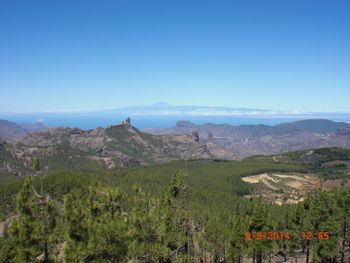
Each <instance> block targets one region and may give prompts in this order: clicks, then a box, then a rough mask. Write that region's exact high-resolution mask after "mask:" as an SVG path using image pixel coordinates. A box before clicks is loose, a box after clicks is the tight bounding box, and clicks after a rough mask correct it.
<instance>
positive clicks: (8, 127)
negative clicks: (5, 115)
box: [0, 120, 27, 139]
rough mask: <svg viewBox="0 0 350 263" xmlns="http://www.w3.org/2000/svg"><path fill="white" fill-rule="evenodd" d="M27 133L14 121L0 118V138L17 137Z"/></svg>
mask: <svg viewBox="0 0 350 263" xmlns="http://www.w3.org/2000/svg"><path fill="white" fill-rule="evenodd" d="M26 133H27V131H26V129H24V128H23V127H21V126H20V125H18V124H17V123H15V122H11V121H7V120H0V139H10V138H19V137H22V136H24V135H25V134H26Z"/></svg>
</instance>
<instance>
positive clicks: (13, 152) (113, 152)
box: [0, 120, 230, 175]
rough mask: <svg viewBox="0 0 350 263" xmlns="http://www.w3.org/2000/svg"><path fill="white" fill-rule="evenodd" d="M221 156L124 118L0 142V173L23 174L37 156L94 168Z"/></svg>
mask: <svg viewBox="0 0 350 263" xmlns="http://www.w3.org/2000/svg"><path fill="white" fill-rule="evenodd" d="M216 153H217V155H216ZM227 156H230V153H229V152H227V151H225V150H222V149H221V148H220V147H219V148H218V147H217V146H216V145H215V144H212V143H209V144H206V143H203V142H198V138H197V135H196V133H194V134H189V135H150V134H147V133H143V132H140V131H139V130H138V129H136V128H134V127H133V126H132V125H131V124H130V121H129V120H127V121H125V122H123V123H122V124H119V125H112V126H109V127H107V128H97V129H95V130H87V131H85V130H80V129H77V128H54V129H48V130H46V131H42V132H34V133H30V134H28V135H26V136H24V137H23V138H20V139H18V140H17V141H16V142H0V171H2V172H3V173H10V174H16V175H24V174H29V173H30V171H31V168H30V167H31V164H32V159H33V158H40V160H41V162H42V165H43V167H44V169H45V170H57V169H72V168H73V169H85V170H96V169H104V168H107V169H111V168H116V167H130V166H139V165H150V164H157V163H165V162H169V161H171V160H177V159H214V158H221V157H227Z"/></svg>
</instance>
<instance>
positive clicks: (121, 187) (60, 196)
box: [0, 150, 350, 263]
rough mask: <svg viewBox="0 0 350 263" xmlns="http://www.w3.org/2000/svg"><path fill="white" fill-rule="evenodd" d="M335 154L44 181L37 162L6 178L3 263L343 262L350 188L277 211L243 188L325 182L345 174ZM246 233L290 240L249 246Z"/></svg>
mask: <svg viewBox="0 0 350 263" xmlns="http://www.w3.org/2000/svg"><path fill="white" fill-rule="evenodd" d="M331 151H332V150H331ZM293 154H294V155H296V154H295V153H293ZM317 154H318V155H325V154H328V151H326V153H325V152H322V153H321V154H320V153H317ZM333 154H334V153H332V155H333ZM336 156H338V154H335V155H334V156H333V157H332V158H325V159H324V161H323V162H318V163H317V164H315V163H304V162H302V161H300V160H301V159H303V153H302V154H300V156H299V157H295V158H293V159H292V160H291V159H286V158H284V157H283V158H284V159H283V158H282V159H281V160H282V161H281V160H279V161H276V159H274V158H272V157H253V158H248V159H246V160H243V161H229V162H218V161H205V160H202V161H174V162H171V163H167V164H163V165H154V166H149V167H138V168H129V169H119V170H118V169H115V170H109V171H106V170H105V171H94V170H92V171H76V170H67V171H55V172H48V173H46V174H44V173H42V172H40V163H39V161H38V160H34V167H33V168H34V170H35V171H36V176H34V177H27V178H20V177H13V176H12V177H11V176H5V175H1V177H0V179H1V180H0V209H1V217H2V220H4V219H7V220H6V222H5V224H4V226H5V231H4V233H3V235H2V237H0V262H4V263H5V262H38V261H40V262H127V261H128V260H133V261H134V262H135V261H137V262H164V263H165V262H195V261H200V260H202V261H205V262H215V263H216V262H242V260H243V258H247V257H248V258H251V259H254V261H255V262H257V263H260V262H262V261H263V260H271V259H272V258H273V257H274V256H275V255H276V254H278V255H280V256H283V257H285V258H287V257H295V258H296V260H297V258H298V257H299V256H300V253H302V251H303V252H304V256H305V257H308V258H309V260H310V261H311V260H312V262H336V261H337V260H339V261H341V260H343V261H341V262H344V260H345V259H344V257H345V251H346V249H348V244H349V242H350V227H349V226H350V189H348V188H340V189H337V190H332V191H329V192H319V191H315V192H311V193H310V194H309V196H307V198H306V199H305V201H304V202H302V203H299V204H296V205H283V206H275V205H272V204H268V203H266V202H264V201H262V199H255V198H244V197H243V196H245V195H248V194H251V193H252V191H254V189H253V188H252V187H251V185H249V184H247V183H245V182H244V181H242V180H241V178H242V177H244V176H249V175H254V174H260V173H265V172H288V173H296V172H309V171H311V170H313V171H316V170H315V167H318V168H319V169H320V170H319V171H318V172H319V174H320V175H321V172H325V171H327V172H329V174H331V173H332V169H335V170H336V169H345V168H346V167H344V165H343V164H342V163H338V161H339V160H335V159H336V158H337V157H336ZM340 158H342V159H341V160H342V161H343V160H347V159H345V158H343V157H340ZM334 161H336V162H335V163H333V162H334ZM329 162H332V163H329ZM247 232H249V233H269V232H283V233H284V234H283V238H272V240H269V239H267V238H260V239H259V236H258V238H256V237H255V238H253V236H251V239H250V240H247V239H246V237H247ZM286 233H288V235H286ZM308 233H313V234H314V233H316V235H315V236H314V235H313V236H312V237H309V236H308ZM325 233H327V234H325ZM262 235H263V234H262Z"/></svg>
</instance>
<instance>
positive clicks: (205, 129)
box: [145, 119, 350, 159]
mask: <svg viewBox="0 0 350 263" xmlns="http://www.w3.org/2000/svg"><path fill="white" fill-rule="evenodd" d="M349 128H350V124H348V123H343V122H333V121H329V120H321V119H315V120H303V121H297V122H291V123H283V124H279V125H276V126H268V125H240V126H231V125H227V124H220V125H217V124H210V123H207V124H203V125H195V124H193V123H191V122H187V121H181V122H178V123H177V125H176V126H175V127H172V128H168V129H147V130H145V131H146V132H149V133H151V134H185V133H189V132H192V131H194V130H197V131H198V133H199V137H200V140H201V141H202V142H209V141H211V142H214V143H216V144H219V145H220V146H223V147H224V148H226V149H227V150H230V151H232V153H233V155H234V156H235V158H236V159H240V158H244V157H247V156H251V155H260V154H279V153H284V152H289V151H296V150H304V149H315V148H321V147H344V148H350V133H349V132H348V129H349Z"/></svg>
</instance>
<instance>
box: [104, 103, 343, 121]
mask: <svg viewBox="0 0 350 263" xmlns="http://www.w3.org/2000/svg"><path fill="white" fill-rule="evenodd" d="M106 112H114V113H116V114H128V115H131V116H138V115H141V116H145V115H150V116H159V115H160V116H192V117H195V116H202V117H208V116H221V117H235V116H251V117H259V116H274V117H276V116H300V117H302V116H305V117H307V116H309V118H316V117H317V116H319V118H320V117H322V116H333V115H338V116H342V115H346V116H350V112H322V111H302V110H293V111H283V110H274V109H256V108H235V107H222V106H217V107H215V106H198V105H183V106H176V105H170V104H168V103H166V102H159V103H155V104H151V105H136V106H128V107H123V108H119V109H113V110H106Z"/></svg>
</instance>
